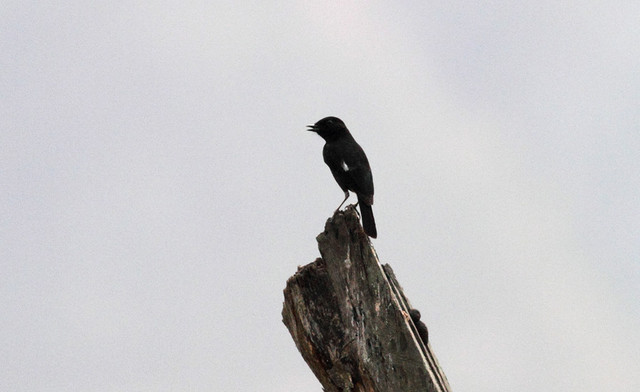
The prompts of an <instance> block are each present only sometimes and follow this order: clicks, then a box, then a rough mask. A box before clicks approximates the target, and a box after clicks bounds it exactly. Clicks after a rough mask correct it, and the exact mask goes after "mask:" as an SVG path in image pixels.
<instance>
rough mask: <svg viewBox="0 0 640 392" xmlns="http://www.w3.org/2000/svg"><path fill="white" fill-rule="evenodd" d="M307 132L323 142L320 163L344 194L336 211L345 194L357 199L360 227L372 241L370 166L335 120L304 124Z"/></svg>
mask: <svg viewBox="0 0 640 392" xmlns="http://www.w3.org/2000/svg"><path fill="white" fill-rule="evenodd" d="M307 128H308V129H307V130H308V131H312V132H315V133H317V134H318V135H319V136H320V137H322V138H323V139H324V140H325V145H324V148H323V149H322V157H323V158H324V163H326V164H327V166H329V169H330V170H331V174H333V178H335V180H336V182H337V183H338V185H339V186H340V188H341V189H342V191H343V192H344V200H342V203H340V205H339V206H338V208H337V209H336V212H337V211H338V210H340V207H342V205H343V204H344V202H345V201H347V199H348V198H349V191H352V192H354V193H355V194H356V196H357V197H358V203H356V204H357V205H359V206H360V215H362V227H363V228H364V232H365V233H366V234H367V235H368V236H369V237H371V238H376V237H377V236H378V232H377V230H376V222H375V219H374V218H373V210H372V208H371V206H372V205H373V176H372V175H371V166H369V160H368V159H367V156H366V154H365V153H364V150H363V149H362V147H360V145H359V144H358V143H357V142H356V141H355V139H354V138H353V136H351V133H350V132H349V130H348V129H347V126H346V125H345V124H344V122H343V121H342V120H340V119H339V118H337V117H331V116H330V117H325V118H323V119H321V120H319V121H318V122H316V123H315V124H313V125H307Z"/></svg>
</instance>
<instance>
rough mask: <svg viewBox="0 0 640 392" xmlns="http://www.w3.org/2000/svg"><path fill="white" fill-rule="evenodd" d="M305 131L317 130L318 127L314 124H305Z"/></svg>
mask: <svg viewBox="0 0 640 392" xmlns="http://www.w3.org/2000/svg"><path fill="white" fill-rule="evenodd" d="M307 128H309V129H307V131H311V132H318V128H316V126H315V125H307Z"/></svg>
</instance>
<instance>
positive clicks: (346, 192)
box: [334, 191, 349, 214]
mask: <svg viewBox="0 0 640 392" xmlns="http://www.w3.org/2000/svg"><path fill="white" fill-rule="evenodd" d="M348 198H349V191H344V200H342V203H340V205H339V206H338V208H336V210H335V212H334V214H335V213H336V212H338V210H340V207H342V205H343V204H344V202H345V201H347V199H348Z"/></svg>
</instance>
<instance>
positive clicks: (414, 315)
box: [409, 309, 429, 346]
mask: <svg viewBox="0 0 640 392" xmlns="http://www.w3.org/2000/svg"><path fill="white" fill-rule="evenodd" d="M409 315H410V316H411V321H413V325H415V326H416V329H417V330H418V335H420V339H422V342H423V343H424V345H425V346H426V345H427V343H429V330H428V329H427V326H426V325H425V323H423V322H422V321H420V317H421V316H422V315H421V314H420V311H419V310H418V309H411V310H410V311H409Z"/></svg>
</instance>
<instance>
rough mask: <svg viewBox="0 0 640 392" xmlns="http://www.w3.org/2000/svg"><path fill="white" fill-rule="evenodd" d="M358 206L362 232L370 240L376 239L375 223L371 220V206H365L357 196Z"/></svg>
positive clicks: (363, 201)
mask: <svg viewBox="0 0 640 392" xmlns="http://www.w3.org/2000/svg"><path fill="white" fill-rule="evenodd" d="M358 205H359V206H360V215H362V227H363V228H364V232H365V233H367V235H368V236H369V237H371V238H376V237H377V236H378V232H377V230H376V221H375V219H373V210H372V209H371V205H369V204H366V203H365V200H364V199H363V198H361V197H359V196H358Z"/></svg>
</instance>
